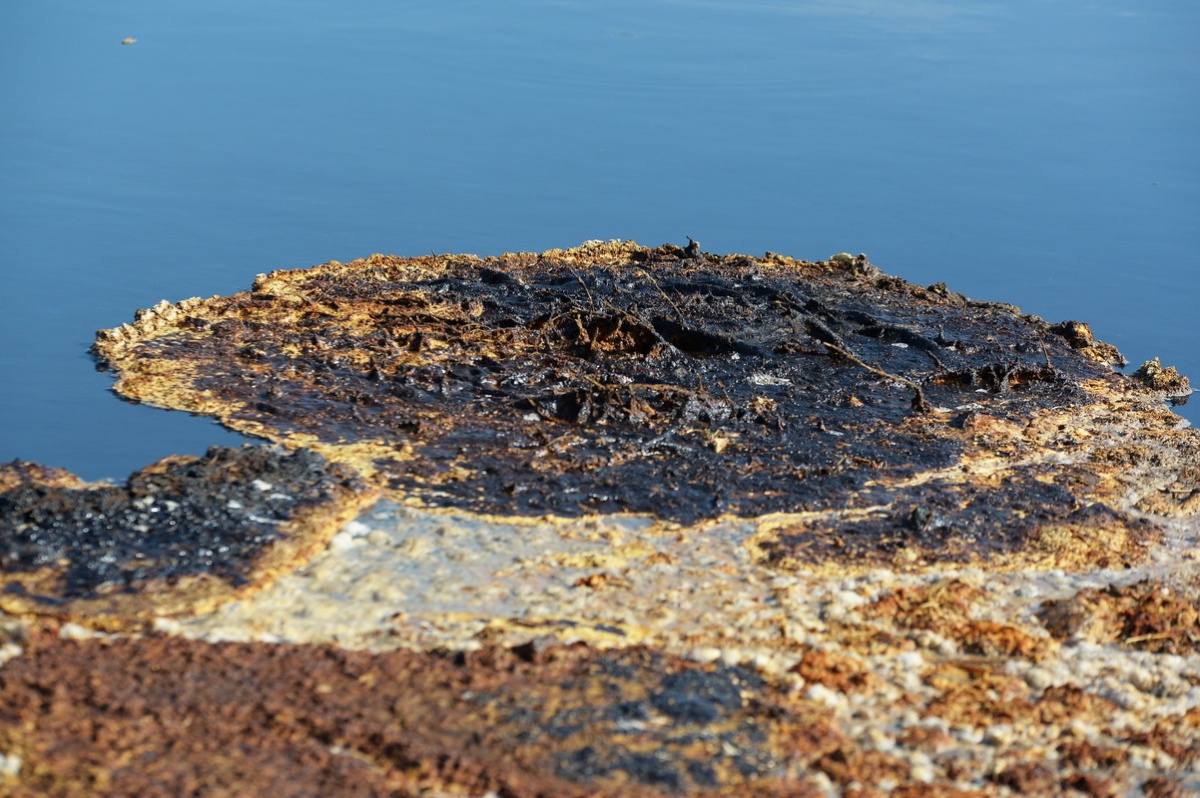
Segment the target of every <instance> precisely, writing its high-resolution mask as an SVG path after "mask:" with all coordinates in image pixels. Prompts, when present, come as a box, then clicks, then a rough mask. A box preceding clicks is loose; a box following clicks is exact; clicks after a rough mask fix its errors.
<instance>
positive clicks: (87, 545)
mask: <svg viewBox="0 0 1200 798" xmlns="http://www.w3.org/2000/svg"><path fill="white" fill-rule="evenodd" d="M368 497H369V493H368V491H366V489H365V486H363V485H362V483H361V481H360V480H359V479H358V477H357V475H355V474H354V472H353V471H352V470H351V469H348V468H346V467H345V466H339V465H332V464H329V463H328V462H326V460H325V459H324V458H323V457H321V456H320V455H319V454H316V453H315V452H310V451H304V450H301V451H296V452H290V453H289V452H285V451H280V450H277V449H275V448H273V447H267V446H248V447H244V448H240V449H234V448H223V447H214V448H213V449H210V450H209V452H208V454H207V455H205V456H204V457H200V458H193V457H170V458H166V459H164V460H161V461H159V462H158V463H155V464H154V465H151V466H149V467H147V468H144V469H142V470H141V471H138V472H136V473H135V474H133V475H132V476H131V477H130V478H129V480H128V481H127V482H126V484H124V485H103V484H96V485H89V484H86V483H83V482H82V481H80V480H78V479H77V478H75V477H74V476H73V475H71V474H68V473H67V472H64V471H59V470H56V469H48V468H44V467H41V466H37V465H33V464H27V463H20V462H13V463H9V464H7V465H4V466H0V610H3V611H5V612H8V613H12V614H17V615H21V614H36V615H51V616H58V617H62V618H68V619H71V620H75V621H80V622H83V623H88V624H91V625H95V626H100V627H103V628H126V627H136V626H139V625H143V624H145V623H149V622H151V621H152V620H153V619H154V618H157V617H161V616H164V615H175V614H192V613H195V612H202V611H205V610H209V609H212V608H213V607H215V606H216V605H217V604H219V603H221V602H223V601H226V600H229V599H231V598H233V597H235V596H239V595H244V594H245V593H247V592H249V591H251V590H254V589H257V588H260V587H262V586H263V585H264V584H265V583H267V582H269V581H270V580H271V579H272V578H273V577H274V576H276V575H277V574H278V573H280V572H283V571H287V570H290V569H292V568H294V567H296V565H297V564H298V563H302V562H304V561H305V560H306V559H307V557H308V556H309V555H311V554H312V553H314V552H315V551H317V550H319V549H320V548H321V547H323V545H324V544H325V543H326V542H328V540H329V539H330V538H331V537H332V536H333V534H334V533H335V532H336V531H337V529H338V528H339V527H340V526H341V525H342V524H343V523H344V522H345V521H347V520H349V519H350V518H352V517H353V516H354V514H355V512H356V511H357V509H358V508H360V507H361V506H362V504H363V503H364V501H366V500H367V499H368Z"/></svg>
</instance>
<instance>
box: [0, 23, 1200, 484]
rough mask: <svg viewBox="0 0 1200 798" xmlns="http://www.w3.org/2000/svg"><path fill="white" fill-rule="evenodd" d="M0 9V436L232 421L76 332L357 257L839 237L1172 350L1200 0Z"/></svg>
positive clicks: (139, 447)
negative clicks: (96, 348)
mask: <svg viewBox="0 0 1200 798" xmlns="http://www.w3.org/2000/svg"><path fill="white" fill-rule="evenodd" d="M0 30H3V31H4V40H5V41H4V47H3V48H0V108H3V109H4V110H3V113H2V114H0V188H2V191H0V277H2V282H0V342H2V344H3V345H2V346H0V375H3V376H0V380H2V382H0V385H2V387H3V390H0V460H8V459H12V458H21V459H27V460H37V461H40V462H44V463H46V464H50V465H56V466H62V467H66V468H69V469H72V470H74V471H76V472H77V473H79V474H80V475H82V476H84V477H86V478H90V479H94V478H105V477H107V478H121V477H124V476H125V475H126V474H128V472H129V471H131V470H133V469H135V468H139V467H141V466H143V465H146V464H148V463H150V462H152V461H153V460H156V459H158V458H159V457H162V456H164V455H167V454H171V453H180V452H183V453H199V452H202V451H203V450H204V449H205V448H206V447H208V446H210V445H212V444H215V443H227V442H231V441H235V440H239V438H237V437H236V436H234V435H232V434H230V433H227V432H225V431H223V430H222V429H221V428H219V427H217V426H216V425H214V424H213V423H212V422H210V421H208V420H205V419H201V418H193V417H190V416H187V415H185V414H181V413H167V412H163V411H160V410H154V409H150V408H146V407H139V406H134V405H130V404H127V403H124V402H121V401H120V400H118V399H117V398H115V397H114V396H113V394H112V393H111V392H110V391H109V386H110V385H111V377H110V376H109V375H107V374H103V373H97V372H96V371H95V369H94V365H93V363H92V361H91V359H90V358H89V356H88V355H87V353H86V349H87V346H88V345H89V344H90V342H91V340H92V337H93V335H94V332H95V330H96V329H97V328H101V327H111V326H115V325H117V324H120V323H121V322H124V321H127V320H130V319H131V318H132V315H133V311H134V310H135V309H136V308H140V307H145V306H149V305H151V304H153V303H154V302H156V301H158V300H160V299H164V298H166V299H171V300H178V299H182V298H185V297H189V296H195V295H203V296H208V295H211V294H216V293H223V294H224V293H232V292H234V291H238V290H243V289H245V288H247V287H249V284H250V282H251V280H252V279H253V277H254V275H255V274H257V273H259V272H265V271H269V270H271V269H278V268H297V267H303V266H308V265H312V264H315V263H319V262H322V261H325V260H329V259H337V260H342V261H346V260H350V259H352V258H354V257H358V256H363V255H367V254H370V253H372V252H386V253H394V254H398V255H418V254H424V253H428V252H429V251H431V250H432V251H436V252H473V253H477V254H480V255H486V254H496V253H500V252H504V251H514V250H522V249H524V250H541V249H545V248H549V247H556V246H570V245H573V244H577V243H579V242H580V241H583V240H585V239H592V238H633V239H635V240H637V241H639V242H640V243H643V244H649V245H655V244H659V243H662V242H665V241H671V242H676V243H683V242H684V241H685V236H689V235H690V236H692V237H694V238H696V239H698V240H699V241H701V242H702V244H703V245H704V248H705V249H707V250H709V251H712V252H731V251H737V252H748V253H754V254H759V253H762V252H763V251H765V250H774V251H778V252H783V253H787V254H791V255H795V256H797V257H806V258H823V257H826V256H828V255H830V254H832V253H834V252H838V251H842V250H849V251H851V252H866V253H868V254H869V255H870V256H871V259H872V260H873V261H874V262H875V263H876V264H878V265H879V266H881V267H882V268H883V269H884V270H885V271H888V272H891V273H895V274H899V275H901V276H903V277H905V278H906V279H908V280H910V281H913V282H918V283H931V282H936V281H945V282H947V283H948V284H949V285H950V286H951V287H952V288H954V289H957V290H959V291H962V292H964V293H966V294H968V295H970V296H974V297H977V298H983V299H995V300H1004V301H1010V302H1014V303H1016V304H1019V305H1021V306H1022V307H1023V308H1024V309H1025V310H1027V311H1029V312H1033V313H1037V314H1039V315H1042V316H1044V317H1046V318H1049V319H1051V320H1053V321H1058V320H1062V319H1068V318H1072V319H1082V320H1085V321H1088V322H1090V323H1091V324H1092V326H1093V328H1094V329H1095V330H1096V332H1097V333H1098V335H1099V336H1100V337H1102V338H1104V339H1106V340H1108V341H1110V342H1112V343H1115V344H1116V345H1118V346H1119V347H1120V348H1121V350H1122V351H1123V352H1124V353H1125V355H1126V356H1127V357H1128V358H1129V359H1130V360H1131V361H1132V362H1134V363H1135V364H1136V363H1139V362H1141V361H1142V360H1145V359H1147V358H1149V357H1152V356H1155V355H1158V356H1160V357H1161V358H1162V359H1163V361H1164V362H1167V363H1171V364H1175V365H1177V366H1178V367H1179V368H1180V369H1181V370H1182V371H1183V372H1184V373H1188V374H1191V375H1192V376H1193V378H1200V333H1198V332H1197V328H1196V319H1197V313H1196V306H1197V302H1198V301H1200V276H1198V273H1197V263H1196V258H1195V255H1196V252H1197V250H1198V249H1200V246H1198V245H1200V222H1198V220H1200V181H1198V179H1197V178H1200V144H1198V143H1200V48H1198V47H1197V46H1196V44H1195V42H1196V40H1197V36H1198V35H1200V5H1197V4H1196V3H1195V2H1194V0H1159V2H1155V3H1146V2H1144V0H1142V1H1140V2H1132V1H1130V2H1125V0H1112V1H1105V0H1101V1H1100V2H1087V3H1085V2H1027V1H1026V2H1022V1H1021V0H1016V1H1015V2H1014V1H1008V2H995V3H992V2H977V1H974V0H960V1H958V2H923V1H922V0H913V1H912V2H899V3H897V2H884V0H837V1H836V2H835V1H834V0H818V1H816V2H785V1H784V0H777V2H752V1H746V2H718V1H716V0H714V1H713V2H703V1H702V0H674V1H671V0H637V2H606V3H593V2H576V1H575V0H560V1H559V2H550V1H548V0H544V1H542V2H537V1H535V0H510V1H509V2H505V3H496V2H483V1H482V0H463V1H461V2H450V3H446V2H438V3H434V2H420V1H418V0H410V2H405V3H392V2H384V1H383V0H368V1H365V2H357V3H351V4H332V3H319V2H299V1H298V0H288V2H283V1H282V0H275V1H271V0H260V2H257V3H254V4H247V3H244V2H233V0H209V2H205V3H188V4H185V3H172V2H166V3H164V2H162V0H128V1H127V2H122V3H120V4H106V3H88V4H83V3H77V2H62V1H61V0H37V2H6V3H3V4H0ZM127 36H131V37H136V38H137V40H138V41H137V43H136V44H134V45H131V46H122V45H121V43H120V42H121V40H122V38H124V37H127ZM1179 410H1180V412H1181V413H1183V414H1185V415H1190V416H1191V418H1192V419H1193V420H1195V419H1200V401H1193V402H1192V403H1191V404H1190V405H1188V406H1185V407H1182V408H1180V409H1179Z"/></svg>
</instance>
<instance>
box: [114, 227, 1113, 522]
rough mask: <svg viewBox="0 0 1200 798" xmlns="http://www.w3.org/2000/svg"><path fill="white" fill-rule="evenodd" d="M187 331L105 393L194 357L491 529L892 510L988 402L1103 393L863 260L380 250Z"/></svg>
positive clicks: (245, 299)
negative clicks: (509, 524)
mask: <svg viewBox="0 0 1200 798" xmlns="http://www.w3.org/2000/svg"><path fill="white" fill-rule="evenodd" d="M569 252H570V253H575V252H576V251H575V250H571V251H569ZM181 316H182V318H180V319H178V320H177V321H175V322H173V323H172V329H170V330H167V331H166V332H165V334H164V333H162V332H161V331H160V332H156V333H155V337H152V338H150V339H148V340H144V341H141V342H137V343H136V344H134V345H133V346H132V347H131V348H127V349H121V347H120V344H121V339H120V336H119V335H116V334H114V333H102V334H101V336H100V339H99V342H98V344H97V351H98V352H99V353H100V354H101V355H102V356H103V357H105V358H107V359H108V360H109V361H111V362H113V364H114V365H115V366H117V367H118V368H120V369H121V370H122V371H123V374H122V376H123V381H122V383H121V384H120V385H119V386H118V389H119V390H123V391H125V392H126V393H127V395H131V396H133V397H134V398H148V400H149V401H154V402H156V403H160V404H168V405H169V404H170V402H171V400H170V393H169V390H160V392H159V393H157V394H155V393H153V390H152V391H151V395H150V396H149V397H147V396H144V395H143V396H138V387H137V386H136V385H135V384H134V383H135V382H136V373H137V371H138V369H139V368H140V366H139V365H138V364H145V363H147V362H151V361H161V362H162V363H167V364H171V363H174V364H186V365H187V366H188V367H189V369H187V370H185V371H186V372H187V373H188V374H191V375H193V376H190V377H188V378H187V380H188V382H187V384H186V386H184V387H186V388H187V390H190V391H195V392H207V394H206V395H211V396H212V397H214V400H213V402H212V403H211V405H210V406H206V407H203V408H199V409H201V410H202V411H203V412H211V413H213V414H215V415H218V416H220V417H221V418H222V419H223V420H224V421H225V422H226V423H227V424H229V425H230V426H232V427H234V428H239V429H243V430H247V431H251V432H255V433H257V434H265V435H268V436H270V437H275V438H283V439H286V437H287V436H288V435H289V434H296V433H302V434H311V435H315V436H317V438H318V439H319V440H320V441H323V442H326V443H338V442H350V441H363V440H370V441H379V442H382V443H384V444H386V445H387V446H390V447H392V448H393V449H395V450H397V451H398V452H399V451H400V450H404V452H405V454H404V455H401V454H397V455H396V456H395V457H387V456H381V457H380V458H378V459H377V460H376V462H375V466H376V467H378V468H379V469H380V474H379V476H378V477H377V479H380V480H382V481H384V482H385V483H386V485H387V486H388V487H390V488H392V489H395V490H398V491H401V492H403V493H404V494H406V495H408V496H411V497H417V498H419V499H420V500H422V501H424V502H425V503H427V504H428V505H431V506H441V507H461V508H467V509H470V510H473V511H478V512H488V513H500V514H522V515H541V514H557V515H561V516H579V515H582V514H588V513H611V512H629V513H647V514H653V515H656V516H658V517H660V518H663V519H667V520H671V521H677V522H680V523H684V524H690V523H695V522H697V521H701V520H704V519H709V518H715V517H718V516H721V515H724V514H729V515H737V516H743V517H753V516H759V515H763V514H767V513H771V512H798V511H806V510H825V509H831V508H843V507H847V506H849V507H853V506H856V505H861V506H865V505H870V504H879V503H887V502H889V501H890V500H891V499H892V498H893V497H894V496H893V491H892V489H891V488H889V487H888V486H889V485H890V484H892V483H894V482H896V481H898V480H903V479H906V478H909V477H912V476H913V475H915V474H918V473H920V472H925V471H928V470H931V469H939V468H945V467H947V466H949V465H951V464H953V463H954V462H956V459H957V458H958V456H959V455H960V454H961V452H962V451H963V447H964V444H963V441H964V440H965V439H966V438H968V437H969V435H970V434H971V433H970V425H971V421H972V418H973V415H972V414H975V415H977V414H978V413H979V412H981V411H980V408H983V410H982V412H985V413H986V414H987V415H989V416H990V417H992V418H996V419H1014V420H1015V419H1023V418H1028V417H1029V415H1030V414H1032V413H1034V412H1035V411H1037V410H1038V409H1039V408H1049V407H1058V406H1065V405H1072V404H1080V403H1086V402H1087V401H1088V395H1087V392H1086V391H1085V390H1084V389H1083V388H1082V387H1081V386H1080V383H1081V381H1082V380H1089V379H1096V378H1101V377H1103V376H1105V375H1111V368H1110V367H1109V366H1108V365H1104V364H1100V363H1098V362H1096V360H1095V359H1089V358H1088V357H1086V356H1085V355H1084V354H1081V352H1084V351H1085V349H1086V346H1087V345H1088V344H1089V342H1090V343H1093V344H1094V341H1091V339H1090V337H1089V336H1090V332H1088V331H1087V330H1086V326H1085V325H1080V324H1078V323H1077V322H1070V323H1064V324H1063V325H1058V326H1051V325H1049V324H1047V323H1046V322H1044V321H1042V320H1040V319H1037V318H1036V317H1031V316H1027V315H1022V314H1020V313H1019V312H1018V309H1016V308H1014V307H1013V306H1011V305H1003V304H998V303H985V302H975V301H972V300H969V299H967V298H965V297H963V296H962V295H960V294H957V293H954V292H952V291H950V290H948V289H947V288H946V287H945V286H944V285H941V284H938V285H935V286H931V287H929V288H922V287H919V286H913V285H909V284H908V283H905V282H904V281H903V280H900V279H898V278H894V277H886V276H884V275H882V274H881V273H880V272H879V271H878V270H877V269H876V268H875V267H874V266H872V265H871V264H869V263H868V262H867V261H866V260H865V258H862V257H860V258H858V259H851V258H848V257H845V258H841V259H838V260H835V261H832V262H830V263H827V264H811V263H802V262H796V261H790V260H787V259H783V258H779V257H778V256H769V257H768V258H765V259H751V258H748V257H745V256H726V257H718V256H713V255H707V254H704V253H702V252H699V250H698V248H697V247H690V248H688V249H681V248H679V247H673V246H669V245H668V246H663V247H659V248H657V249H646V248H641V247H636V245H634V246H631V247H628V248H626V250H623V251H620V252H618V253H616V254H614V255H612V256H610V257H607V258H603V257H598V258H593V259H592V260H591V261H589V262H587V263H586V264H585V265H579V259H578V258H575V259H574V260H573V259H572V258H571V257H565V258H558V259H556V258H555V257H554V256H552V255H549V256H532V255H528V256H506V257H504V258H498V259H489V260H487V261H480V260H478V259H458V260H456V259H454V258H449V257H448V258H427V259H412V260H404V259H399V258H388V257H384V256H373V257H372V258H371V259H368V260H366V261H360V262H356V263H355V264H350V265H341V264H327V265H326V266H323V267H317V268H315V269H312V270H308V271H295V272H280V273H275V274H273V275H270V276H268V277H265V278H261V279H260V280H259V281H258V282H257V283H256V285H255V290H254V291H253V292H250V293H245V294H239V295H236V296H234V297H230V298H224V299H221V298H214V299H213V300H206V301H205V302H202V303H199V304H198V305H195V306H192V307H189V308H187V311H186V314H181ZM1092 349H1093V350H1094V347H1092ZM1103 352H1107V350H1103ZM1102 354H1103V353H1102ZM1096 357H1097V358H1099V359H1104V358H1103V357H1102V356H1101V355H1096ZM1113 357H1119V355H1116V354H1115V350H1113ZM1110 359H1111V358H1110ZM935 406H936V407H943V408H951V409H952V408H956V407H965V408H966V409H964V410H962V411H961V412H957V413H951V414H949V415H948V414H946V413H939V414H931V413H930V412H929V411H930V409H931V408H933V407H935ZM189 409H197V408H196V407H195V406H192V407H190V408H189ZM934 416H937V418H936V419H934V418H933V417H934ZM1033 487H1035V486H1033V485H1032V484H1031V483H1022V484H1014V485H1012V486H1010V489H1009V490H1008V491H1007V493H1006V499H1005V501H1008V500H1009V499H1013V500H1017V499H1019V497H1020V496H1021V492H1022V491H1025V490H1028V489H1031V488H1033ZM1048 491H1049V493H1052V494H1054V495H1052V496H1051V495H1048V496H1046V497H1045V498H1046V500H1048V501H1053V502H1057V503H1060V504H1062V505H1064V506H1065V507H1066V508H1069V509H1067V510H1066V512H1072V511H1074V507H1075V505H1076V502H1075V501H1074V500H1073V499H1072V497H1071V496H1069V495H1064V494H1063V491H1062V490H1060V489H1055V488H1053V487H1051V488H1050V489H1048ZM1044 493H1047V490H1041V491H1039V495H1040V494H1044ZM1008 494H1011V495H1008ZM995 501H996V502H997V503H999V500H995ZM948 503H955V504H957V505H958V508H957V509H954V508H952V507H950V506H948ZM982 506H983V504H982V501H977V500H975V499H972V498H971V497H965V498H964V497H939V496H937V495H929V496H924V497H919V498H917V499H916V500H915V502H913V506H912V514H911V515H907V516H905V517H903V518H898V519H891V520H886V519H880V520H879V522H878V523H876V524H874V525H873V526H872V525H867V527H863V529H862V530H861V533H862V534H863V536H864V539H866V538H870V537H871V536H872V535H877V534H880V533H881V532H884V533H886V534H888V535H915V536H918V537H923V538H928V539H930V541H931V542H933V543H937V539H941V538H945V537H948V536H950V537H954V536H958V537H962V538H963V539H964V540H966V539H968V538H982V537H984V536H986V535H990V534H991V533H992V532H993V531H995V529H999V528H1000V527H1002V526H1003V524H1001V523H1000V521H999V519H997V520H996V521H995V523H993V522H991V521H987V520H986V519H985V520H983V521H978V522H977V521H974V520H966V519H964V518H959V517H956V514H957V515H962V513H964V512H969V513H974V512H976V511H978V510H979V509H980V508H981V507H982ZM868 527H871V528H868ZM1006 534H1007V533H1006ZM1006 541H1007V538H1005V539H1004V540H1003V541H1001V543H1000V545H1006ZM864 545H867V546H870V545H875V544H870V543H865V544H864Z"/></svg>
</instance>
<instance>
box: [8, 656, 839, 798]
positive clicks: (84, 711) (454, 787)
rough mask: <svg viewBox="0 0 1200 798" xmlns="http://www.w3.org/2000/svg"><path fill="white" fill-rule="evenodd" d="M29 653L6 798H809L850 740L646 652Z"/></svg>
mask: <svg viewBox="0 0 1200 798" xmlns="http://www.w3.org/2000/svg"><path fill="white" fill-rule="evenodd" d="M26 649H27V653H26V654H25V655H24V656H22V657H20V658H18V659H16V660H13V661H11V662H9V663H8V664H6V665H5V667H4V668H3V669H2V670H0V750H3V751H5V752H6V753H8V754H10V755H15V756H20V757H21V759H22V767H21V772H20V778H19V781H18V782H17V784H16V785H13V784H11V783H10V782H5V783H4V786H3V787H0V791H4V792H5V794H7V795H33V794H42V795H69V794H89V795H118V794H119V795H146V794H151V792H148V791H150V790H153V791H154V792H153V794H168V793H169V794H178V793H179V792H187V793H189V794H190V793H207V791H209V790H212V791H220V790H221V789H225V790H234V791H236V792H237V793H238V794H245V795H273V796H278V797H279V798H283V797H284V796H299V795H332V794H337V795H418V794H420V795H424V794H430V793H439V794H440V792H441V791H447V790H450V791H453V792H454V794H458V793H459V791H465V792H469V793H470V794H472V795H481V794H483V793H485V792H487V791H489V790H490V791H492V793H494V794H498V795H505V796H509V797H510V798H522V797H524V796H530V797H532V796H551V795H553V796H568V797H569V796H585V795H587V796H617V795H621V796H652V795H659V796H661V795H714V796H715V795H747V794H754V795H765V796H784V795H788V796H796V797H797V798H800V797H801V796H815V795H820V794H823V793H821V792H820V791H818V790H816V789H815V788H813V787H812V786H811V785H810V784H808V783H807V782H806V781H805V779H804V778H803V776H804V775H805V772H806V768H807V767H808V765H809V763H811V762H813V761H814V760H816V759H817V758H818V757H820V756H822V755H824V754H826V753H829V752H831V751H834V750H837V749H839V748H842V747H848V748H853V747H854V744H853V743H852V742H851V741H850V740H848V739H847V738H846V736H845V735H844V734H843V733H842V732H841V730H840V729H839V728H838V727H837V725H836V723H835V722H834V721H833V720H832V718H831V713H830V712H829V710H827V709H824V708H821V707H818V706H817V705H815V704H812V703H810V702H806V701H803V700H800V699H795V698H792V697H789V696H788V694H787V691H786V690H782V689H780V688H779V687H778V686H777V685H773V684H770V683H768V682H767V681H765V680H764V679H762V678H761V677H759V676H757V675H755V674H754V673H753V672H751V671H748V670H744V669H741V668H737V667H723V666H699V665H696V664H695V663H687V662H684V661H681V660H679V659H678V658H675V657H672V656H669V655H665V654H662V653H660V652H656V651H654V650H650V649H642V648H632V649H627V650H623V651H597V650H595V649H591V648H588V647H586V646H575V647H570V648H565V647H561V646H555V647H550V648H547V649H545V650H543V651H542V652H541V653H540V654H539V656H538V657H537V658H536V661H530V660H526V659H524V658H522V657H518V656H515V655H514V654H512V653H511V652H510V651H508V650H505V649H497V648H486V649H483V650H481V651H478V652H474V653H432V654H423V653H418V652H412V651H394V652H385V653H378V654H374V653H369V652H361V651H358V652H356V651H342V650H338V649H335V648H330V647H326V646H303V645H300V646H273V645H268V644H257V643H250V644H218V645H212V644H206V643H200V642H197V641H191V640H180V639H171V638H164V637H157V636H149V637H145V638H142V639H116V640H111V641H103V642H102V641H99V640H87V641H62V640H56V639H54V637H53V636H52V635H50V634H41V635H35V637H34V638H33V639H31V640H28V641H26ZM65 741H71V742H70V744H64V742H65ZM249 741H253V742H252V743H251V742H249ZM858 775H861V774H856V773H855V772H854V771H853V770H852V769H851V770H850V771H848V772H847V773H846V774H844V777H845V779H847V780H849V779H853V778H855V777H856V776H858ZM39 791H41V792H39ZM73 791H74V792H73Z"/></svg>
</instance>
